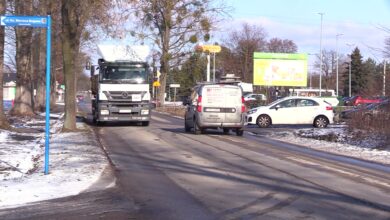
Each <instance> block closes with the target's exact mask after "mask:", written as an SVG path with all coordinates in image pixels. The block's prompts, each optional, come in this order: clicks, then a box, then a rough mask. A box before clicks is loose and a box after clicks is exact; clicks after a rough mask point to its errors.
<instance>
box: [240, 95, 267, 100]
mask: <svg viewBox="0 0 390 220" xmlns="http://www.w3.org/2000/svg"><path fill="white" fill-rule="evenodd" d="M244 100H245V102H247V101H266V100H267V97H266V96H265V95H264V94H257V93H249V94H246V95H244Z"/></svg>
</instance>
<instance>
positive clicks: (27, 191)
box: [0, 113, 114, 209]
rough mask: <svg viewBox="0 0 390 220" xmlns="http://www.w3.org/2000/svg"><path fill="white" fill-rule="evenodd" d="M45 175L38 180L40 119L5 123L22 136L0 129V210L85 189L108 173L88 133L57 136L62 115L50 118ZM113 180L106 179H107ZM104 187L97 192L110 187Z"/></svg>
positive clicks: (42, 140) (42, 143) (40, 169)
mask: <svg viewBox="0 0 390 220" xmlns="http://www.w3.org/2000/svg"><path fill="white" fill-rule="evenodd" d="M50 117H51V119H50V133H51V138H50V157H49V158H50V159H49V164H50V166H49V174H48V175H44V153H45V152H44V151H45V136H44V135H45V132H44V127H45V117H44V115H41V116H38V117H37V118H36V119H29V118H14V117H12V118H10V119H11V123H12V125H13V126H14V127H17V128H21V129H23V130H24V131H26V132H25V133H15V132H8V131H4V130H0V209H2V208H8V207H16V206H20V205H23V204H26V203H30V202H37V201H42V200H48V199H53V198H59V197H65V196H71V195H76V194H79V193H80V192H83V191H85V190H90V189H89V188H90V186H92V185H94V187H96V183H97V182H98V180H99V178H100V177H101V175H102V173H103V171H105V169H108V168H109V163H108V161H107V158H106V157H105V155H104V153H103V150H102V149H101V147H100V146H99V144H98V142H97V138H96V137H95V135H94V133H93V131H92V129H91V128H90V127H88V126H87V125H86V124H85V123H83V122H77V127H78V128H79V129H82V131H81V132H70V133H60V130H61V128H62V125H63V113H56V114H51V116H50ZM112 179H113V178H111V180H112ZM113 184H114V182H109V183H107V182H105V183H104V185H103V186H101V185H100V186H99V187H102V188H105V187H109V186H112V185H113Z"/></svg>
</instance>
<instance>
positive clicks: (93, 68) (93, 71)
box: [90, 66, 95, 77]
mask: <svg viewBox="0 0 390 220" xmlns="http://www.w3.org/2000/svg"><path fill="white" fill-rule="evenodd" d="M90 69H91V77H93V76H94V75H95V67H94V66H90Z"/></svg>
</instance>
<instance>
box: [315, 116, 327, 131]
mask: <svg viewBox="0 0 390 220" xmlns="http://www.w3.org/2000/svg"><path fill="white" fill-rule="evenodd" d="M328 124H329V120H328V118H326V117H325V116H318V117H317V118H315V119H314V127H316V128H326V127H327V126H328Z"/></svg>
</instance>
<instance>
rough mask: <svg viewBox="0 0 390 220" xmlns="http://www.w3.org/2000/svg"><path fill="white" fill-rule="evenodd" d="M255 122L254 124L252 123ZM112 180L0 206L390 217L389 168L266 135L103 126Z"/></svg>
mask: <svg viewBox="0 0 390 220" xmlns="http://www.w3.org/2000/svg"><path fill="white" fill-rule="evenodd" d="M252 129H253V128H252ZM96 132H97V134H98V135H99V136H100V139H101V143H102V146H103V147H104V148H105V149H106V152H107V155H108V157H109V158H110V160H111V162H112V165H113V175H115V177H116V179H117V184H116V186H115V187H114V188H110V189H107V190H102V191H95V192H88V193H83V194H80V195H78V196H75V197H70V198H63V199H58V200H54V201H49V202H44V203H39V204H35V205H32V206H27V207H21V208H17V209H9V210H6V211H0V219H23V218H25V219H42V218H45V219H50V218H56V219H79V218H80V217H82V218H83V219H99V218H100V219H390V167H388V166H382V165H377V164H372V163H368V162H364V161H359V160H355V159H351V158H345V157H340V156H335V155H331V154H326V153H322V152H318V151H314V150H310V149H307V148H303V147H300V146H295V145H291V144H288V143H283V142H279V141H274V140H271V139H267V138H265V137H263V136H261V135H259V136H252V135H249V133H244V136H243V137H237V136H235V134H234V133H233V132H231V133H230V134H229V135H223V134H222V132H221V131H216V130H210V131H208V132H207V134H205V135H194V134H192V133H185V132H184V128H183V120H182V119H178V118H172V117H170V116H166V115H163V114H159V113H154V114H153V120H152V122H151V124H150V126H149V127H142V126H139V125H137V124H110V123H109V124H106V125H105V126H101V127H96Z"/></svg>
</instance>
